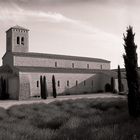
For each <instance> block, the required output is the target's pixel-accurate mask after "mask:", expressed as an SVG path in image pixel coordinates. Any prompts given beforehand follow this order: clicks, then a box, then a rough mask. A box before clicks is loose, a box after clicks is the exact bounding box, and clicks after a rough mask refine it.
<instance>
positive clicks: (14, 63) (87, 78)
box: [0, 26, 117, 100]
mask: <svg viewBox="0 0 140 140" xmlns="http://www.w3.org/2000/svg"><path fill="white" fill-rule="evenodd" d="M28 33H29V30H28V29H25V28H23V27H20V26H14V27H11V28H10V29H9V30H7V31H6V53H5V54H4V56H3V58H2V61H3V65H2V66H1V67H0V76H2V77H4V78H5V79H6V81H7V82H6V83H7V92H8V93H9V95H10V98H11V99H18V100H20V99H29V98H33V97H39V96H40V76H46V84H47V91H48V95H49V96H52V76H53V75H54V76H55V80H56V91H57V94H58V95H61V94H81V93H94V92H100V91H104V90H105V85H106V84H107V83H110V79H111V77H114V78H116V76H117V75H116V72H114V71H111V70H110V61H107V60H104V59H98V58H88V57H77V56H67V55H56V54H46V53H33V52H29V51H28V50H29V37H28ZM116 89H117V87H116Z"/></svg>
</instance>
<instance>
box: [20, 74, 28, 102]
mask: <svg viewBox="0 0 140 140" xmlns="http://www.w3.org/2000/svg"><path fill="white" fill-rule="evenodd" d="M29 98H30V81H29V75H27V74H25V73H21V72H19V100H22V99H29Z"/></svg>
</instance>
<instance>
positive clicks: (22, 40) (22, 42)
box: [21, 37, 24, 45]
mask: <svg viewBox="0 0 140 140" xmlns="http://www.w3.org/2000/svg"><path fill="white" fill-rule="evenodd" d="M21 44H22V45H24V37H22V38H21Z"/></svg>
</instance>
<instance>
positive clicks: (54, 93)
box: [52, 75, 57, 98]
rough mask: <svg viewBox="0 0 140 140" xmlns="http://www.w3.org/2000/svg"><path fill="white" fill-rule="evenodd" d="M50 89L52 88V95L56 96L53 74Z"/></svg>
mask: <svg viewBox="0 0 140 140" xmlns="http://www.w3.org/2000/svg"><path fill="white" fill-rule="evenodd" d="M52 89H53V97H54V98H56V96H57V93H56V83H55V77H54V75H53V76H52Z"/></svg>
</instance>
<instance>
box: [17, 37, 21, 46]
mask: <svg viewBox="0 0 140 140" xmlns="http://www.w3.org/2000/svg"><path fill="white" fill-rule="evenodd" d="M17 44H20V37H19V36H18V37H17Z"/></svg>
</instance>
